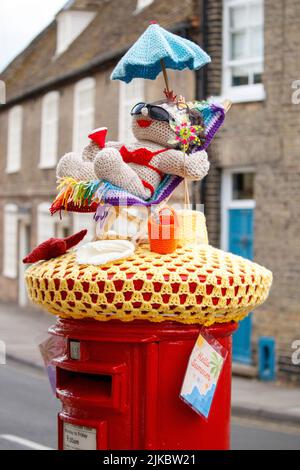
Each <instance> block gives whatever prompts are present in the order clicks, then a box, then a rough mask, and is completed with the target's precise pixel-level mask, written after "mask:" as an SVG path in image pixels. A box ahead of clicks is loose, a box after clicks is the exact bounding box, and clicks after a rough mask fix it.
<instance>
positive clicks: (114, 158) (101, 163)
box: [94, 148, 124, 181]
mask: <svg viewBox="0 0 300 470" xmlns="http://www.w3.org/2000/svg"><path fill="white" fill-rule="evenodd" d="M121 170H122V171H123V172H124V162H123V160H122V157H121V154H120V152H119V151H118V150H116V149H114V148H104V149H103V150H100V152H99V151H98V153H97V156H96V157H95V159H94V171H95V173H96V175H97V177H98V178H99V179H105V180H108V181H109V180H110V178H111V177H112V176H113V175H115V174H116V172H118V173H120V171H121Z"/></svg>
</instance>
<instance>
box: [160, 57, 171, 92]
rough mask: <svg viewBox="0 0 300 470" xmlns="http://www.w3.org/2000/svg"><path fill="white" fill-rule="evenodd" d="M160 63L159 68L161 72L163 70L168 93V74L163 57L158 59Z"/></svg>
mask: <svg viewBox="0 0 300 470" xmlns="http://www.w3.org/2000/svg"><path fill="white" fill-rule="evenodd" d="M160 63H161V68H162V72H163V75H164V80H165V84H166V89H167V92H168V94H169V93H170V88H169V79H168V74H167V69H166V65H165V63H164V60H163V59H160Z"/></svg>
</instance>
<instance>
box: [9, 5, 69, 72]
mask: <svg viewBox="0 0 300 470" xmlns="http://www.w3.org/2000/svg"><path fill="white" fill-rule="evenodd" d="M65 3H67V0H0V71H1V70H3V69H4V68H5V67H6V65H7V64H9V62H11V60H12V59H14V57H16V55H18V54H19V53H20V52H21V51H22V50H23V49H25V47H26V46H27V45H28V44H29V43H30V42H31V40H32V39H33V38H34V37H35V36H36V35H37V34H39V33H40V32H41V31H42V30H43V29H44V28H45V27H46V26H47V25H48V24H49V23H51V21H52V20H53V18H54V16H55V14H56V13H57V12H58V11H59V10H60V9H61V8H62V7H63V6H64V4H65Z"/></svg>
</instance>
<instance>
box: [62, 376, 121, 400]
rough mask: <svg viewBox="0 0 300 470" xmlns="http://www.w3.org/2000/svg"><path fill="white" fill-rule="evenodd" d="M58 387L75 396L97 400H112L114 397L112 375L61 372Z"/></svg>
mask: <svg viewBox="0 0 300 470" xmlns="http://www.w3.org/2000/svg"><path fill="white" fill-rule="evenodd" d="M58 386H59V389H61V390H62V389H65V390H68V391H69V392H70V393H71V394H72V395H74V396H80V397H85V396H86V397H90V398H95V399H101V398H102V399H110V398H111V396H112V376H111V375H103V374H91V373H87V372H74V371H70V370H60V373H59V384H58Z"/></svg>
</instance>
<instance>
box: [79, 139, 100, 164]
mask: <svg viewBox="0 0 300 470" xmlns="http://www.w3.org/2000/svg"><path fill="white" fill-rule="evenodd" d="M98 153H99V145H97V144H95V142H90V143H89V144H88V145H87V146H86V147H84V149H83V151H82V160H84V161H85V162H93V161H94V160H95V158H96V156H97V154H98Z"/></svg>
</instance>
